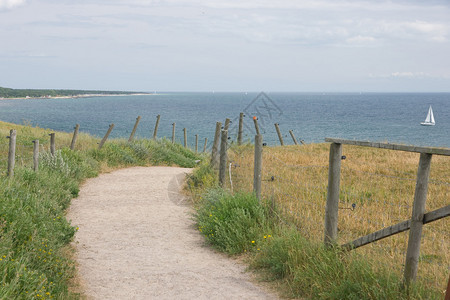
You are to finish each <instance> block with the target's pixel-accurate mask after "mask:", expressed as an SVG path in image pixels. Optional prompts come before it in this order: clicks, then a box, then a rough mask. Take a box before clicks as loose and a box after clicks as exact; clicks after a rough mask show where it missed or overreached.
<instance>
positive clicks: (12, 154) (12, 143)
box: [7, 129, 17, 177]
mask: <svg viewBox="0 0 450 300" xmlns="http://www.w3.org/2000/svg"><path fill="white" fill-rule="evenodd" d="M16 135H17V132H16V130H15V129H11V130H10V132H9V136H7V138H9V151H8V176H9V177H12V176H14V165H15V163H16Z"/></svg>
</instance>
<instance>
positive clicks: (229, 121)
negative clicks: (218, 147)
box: [223, 118, 231, 131]
mask: <svg viewBox="0 0 450 300" xmlns="http://www.w3.org/2000/svg"><path fill="white" fill-rule="evenodd" d="M230 123H231V120H230V119H229V118H226V119H225V125H224V126H223V130H227V131H228V128H229V127H230Z"/></svg>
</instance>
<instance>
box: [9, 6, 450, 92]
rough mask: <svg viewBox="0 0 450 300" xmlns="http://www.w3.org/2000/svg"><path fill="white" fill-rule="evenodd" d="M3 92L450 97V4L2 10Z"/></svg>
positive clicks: (19, 8) (27, 8) (98, 7)
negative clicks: (430, 94)
mask: <svg viewBox="0 0 450 300" xmlns="http://www.w3.org/2000/svg"><path fill="white" fill-rule="evenodd" d="M0 86H2V87H10V88H51V89H100V90H127V91H206V92H209V91H217V92H219V91H230V92H231V91H236V92H246V91H248V92H250V91H253V92H258V91H265V92H450V1H449V0H426V1H423V0H410V1H407V0H390V1H386V0H380V1H365V0H259V1H245V0H147V1H145V0H126V1H125V0H107V1H106V0H76V1H74V0H70V1H69V0H0Z"/></svg>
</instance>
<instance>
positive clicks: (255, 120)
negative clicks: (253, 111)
mask: <svg viewBox="0 0 450 300" xmlns="http://www.w3.org/2000/svg"><path fill="white" fill-rule="evenodd" d="M253 123H255V130H256V135H260V134H261V133H259V126H258V118H257V117H256V116H254V117H253Z"/></svg>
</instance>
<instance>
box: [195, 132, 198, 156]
mask: <svg viewBox="0 0 450 300" xmlns="http://www.w3.org/2000/svg"><path fill="white" fill-rule="evenodd" d="M197 152H198V134H196V135H195V153H197Z"/></svg>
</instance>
